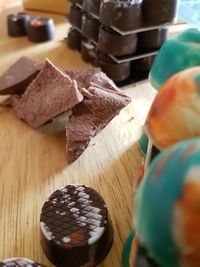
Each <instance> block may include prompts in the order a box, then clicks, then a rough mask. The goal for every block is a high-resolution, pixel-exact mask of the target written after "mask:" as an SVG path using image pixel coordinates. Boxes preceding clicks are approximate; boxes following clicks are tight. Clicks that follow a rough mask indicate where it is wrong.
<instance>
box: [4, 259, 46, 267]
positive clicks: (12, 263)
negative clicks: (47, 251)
mask: <svg viewBox="0 0 200 267" xmlns="http://www.w3.org/2000/svg"><path fill="white" fill-rule="evenodd" d="M16 266H22V267H25V266H28V267H45V266H44V265H42V264H40V263H37V262H34V261H32V260H29V259H26V258H10V259H5V260H3V261H0V267H16Z"/></svg>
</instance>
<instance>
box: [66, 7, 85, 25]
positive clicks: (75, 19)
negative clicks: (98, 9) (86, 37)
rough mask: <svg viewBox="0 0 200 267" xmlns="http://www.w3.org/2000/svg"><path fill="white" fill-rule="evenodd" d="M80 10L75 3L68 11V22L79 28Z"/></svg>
mask: <svg viewBox="0 0 200 267" xmlns="http://www.w3.org/2000/svg"><path fill="white" fill-rule="evenodd" d="M81 21H82V11H81V9H80V8H79V7H77V6H76V5H72V6H71V8H70V11H69V22H70V23H71V24H72V26H74V27H78V28H79V29H81Z"/></svg>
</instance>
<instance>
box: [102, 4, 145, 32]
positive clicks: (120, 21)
mask: <svg viewBox="0 0 200 267" xmlns="http://www.w3.org/2000/svg"><path fill="white" fill-rule="evenodd" d="M99 20H100V22H101V23H102V24H103V25H105V26H109V27H112V26H113V27H115V28H117V29H119V30H121V31H131V30H134V29H137V28H140V27H141V25H142V0H137V1H135V0H114V1H113V0H102V1H101V8H100V14H99Z"/></svg>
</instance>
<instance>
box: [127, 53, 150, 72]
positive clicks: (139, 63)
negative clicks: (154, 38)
mask: <svg viewBox="0 0 200 267" xmlns="http://www.w3.org/2000/svg"><path fill="white" fill-rule="evenodd" d="M154 60H155V56H147V57H143V58H139V59H136V60H133V61H132V62H131V68H132V70H137V71H150V69H151V66H152V64H153V62H154Z"/></svg>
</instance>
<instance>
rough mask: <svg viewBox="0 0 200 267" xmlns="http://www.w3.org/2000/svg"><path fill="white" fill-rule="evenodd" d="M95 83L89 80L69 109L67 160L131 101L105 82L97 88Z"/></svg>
mask: <svg viewBox="0 0 200 267" xmlns="http://www.w3.org/2000/svg"><path fill="white" fill-rule="evenodd" d="M95 76H96V78H94V80H97V79H98V73H97V74H95ZM100 76H101V75H100ZM100 79H102V77H101V78H100ZM102 80H103V79H102ZM96 83H97V84H96V85H95V83H94V85H93V83H91V84H92V85H91V86H90V87H89V88H88V89H84V91H83V90H82V91H81V93H82V94H83V95H84V100H83V101H82V103H80V104H79V105H77V106H76V107H74V108H73V110H72V116H71V117H70V119H69V121H68V123H67V126H66V142H67V145H66V153H67V159H68V162H73V161H74V160H76V159H77V158H78V157H79V156H80V155H81V154H82V153H83V151H84V150H85V149H86V147H87V146H88V144H89V142H90V140H91V139H92V137H94V136H95V135H96V134H97V133H99V132H100V131H101V130H102V129H103V128H104V127H105V126H106V125H107V124H108V123H109V122H110V121H111V120H112V119H113V118H114V117H115V116H116V115H118V114H119V112H120V111H121V109H123V108H124V107H125V106H126V105H128V104H129V103H130V101H131V98H130V97H128V96H127V95H125V94H124V93H122V92H121V91H119V90H116V89H115V86H114V87H113V88H112V86H111V84H109V86H107V87H106V86H104V87H100V86H98V82H96ZM101 83H103V82H101ZM105 84H107V81H106V82H105Z"/></svg>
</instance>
